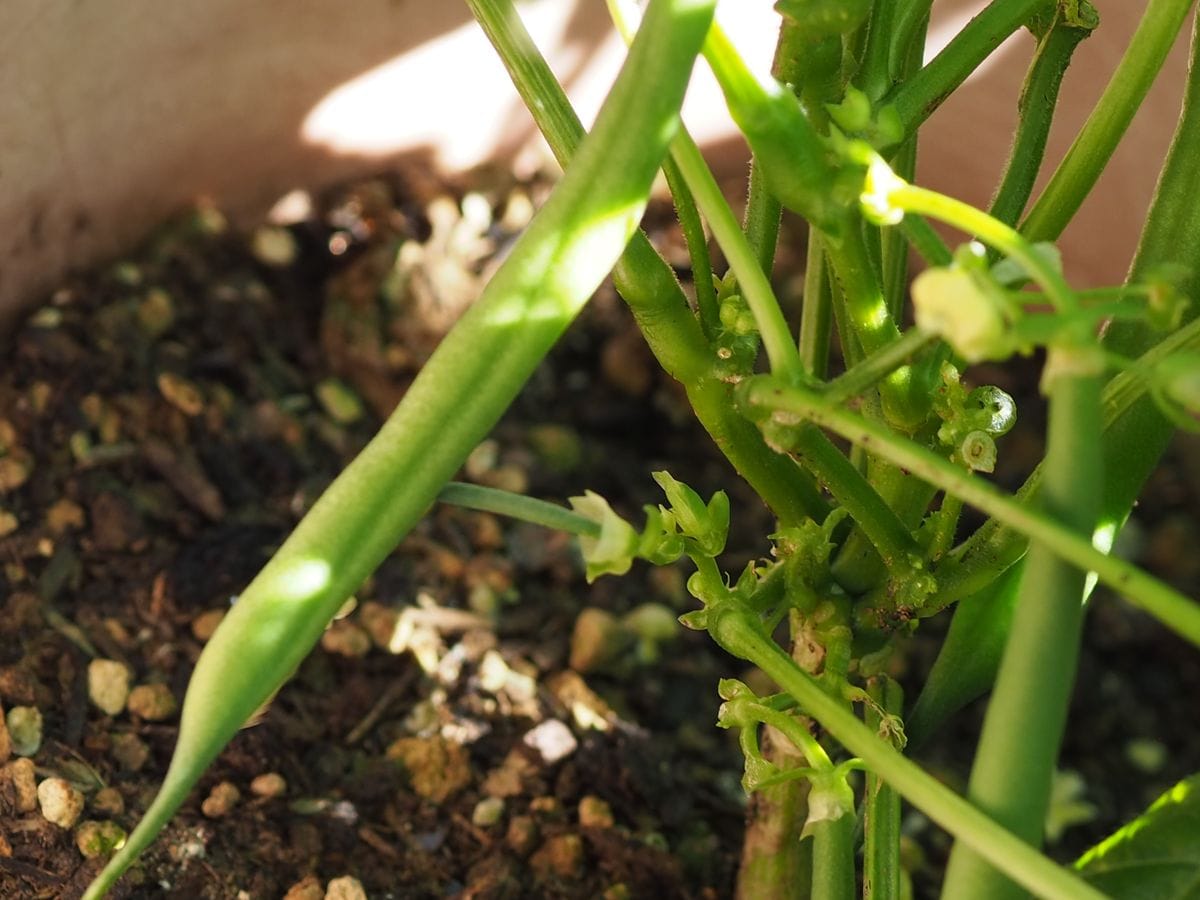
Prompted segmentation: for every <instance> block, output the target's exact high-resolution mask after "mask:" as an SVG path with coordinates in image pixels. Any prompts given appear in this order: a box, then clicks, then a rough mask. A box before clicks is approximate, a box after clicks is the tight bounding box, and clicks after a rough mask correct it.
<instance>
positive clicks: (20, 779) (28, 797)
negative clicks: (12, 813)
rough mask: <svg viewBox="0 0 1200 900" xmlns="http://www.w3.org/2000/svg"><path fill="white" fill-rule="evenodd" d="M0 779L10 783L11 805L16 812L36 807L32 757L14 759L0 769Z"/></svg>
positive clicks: (26, 811) (35, 781) (35, 785)
mask: <svg viewBox="0 0 1200 900" xmlns="http://www.w3.org/2000/svg"><path fill="white" fill-rule="evenodd" d="M0 779H2V780H3V781H6V782H8V785H11V787H12V799H13V806H14V807H15V808H16V811H17V812H22V813H28V812H33V811H34V810H35V809H37V805H38V794H37V777H36V775H35V773H34V767H33V760H32V759H26V758H24V757H22V758H21V759H14V760H13V761H12V762H10V763H9V764H8V765H7V766H5V767H4V768H3V769H0ZM4 793H7V791H5V792H4Z"/></svg>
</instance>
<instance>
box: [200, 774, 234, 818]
mask: <svg viewBox="0 0 1200 900" xmlns="http://www.w3.org/2000/svg"><path fill="white" fill-rule="evenodd" d="M240 799H242V792H241V791H239V790H238V789H237V787H236V786H235V785H234V784H232V783H231V782H228V781H222V782H220V783H219V784H216V785H214V786H213V789H212V790H211V791H209V794H208V796H207V797H205V798H204V802H203V803H201V804H200V812H202V813H204V815H206V816H207V817H208V818H210V819H219V818H221V817H222V816H225V815H227V814H228V813H229V811H230V810H231V809H233V808H234V807H235V806H237V802H238V801H239V800H240Z"/></svg>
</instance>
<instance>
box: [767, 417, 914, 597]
mask: <svg viewBox="0 0 1200 900" xmlns="http://www.w3.org/2000/svg"><path fill="white" fill-rule="evenodd" d="M785 440H787V442H788V443H790V444H791V448H790V449H791V450H792V451H793V452H795V453H796V454H797V455H798V456H799V457H800V461H801V463H803V464H804V465H805V466H806V467H807V468H808V469H809V471H811V472H812V473H813V475H815V476H816V478H817V480H818V481H819V482H821V483H822V484H824V485H825V487H826V488H828V490H829V493H830V494H832V495H833V498H834V500H836V501H837V503H838V505H839V506H840V507H842V508H843V509H845V510H846V512H848V513H849V514H850V517H851V518H852V519H854V521H855V522H856V523H857V525H858V527H859V528H861V529H862V532H863V534H864V535H865V536H866V537H867V539H868V540H869V541H870V542H871V544H872V546H874V548H875V549H876V551H878V553H879V556H880V558H881V559H882V560H883V563H884V565H886V566H887V567H888V569H889V570H890V571H892V572H893V573H896V574H899V573H908V572H909V571H911V568H912V564H913V562H914V561H915V560H916V559H918V558H919V557H920V555H921V548H920V546H919V545H918V544H917V542H916V541H915V540H914V539H913V536H912V535H911V534H909V532H908V529H907V528H905V527H904V523H903V522H901V521H900V519H899V518H897V516H896V514H895V513H894V512H893V511H892V508H891V507H890V506H888V504H887V502H886V501H885V500H884V499H883V498H882V497H880V496H879V493H878V492H877V491H876V490H875V488H874V487H872V485H871V483H870V482H869V481H867V479H866V478H864V477H863V475H862V473H861V472H859V471H858V469H856V468H855V467H854V465H853V464H852V463H851V462H850V461H849V460H848V459H846V457H845V456H844V455H842V452H841V451H840V450H838V449H837V447H835V446H834V445H833V444H832V443H830V441H829V438H827V437H825V435H823V434H822V433H821V431H820V430H819V429H817V428H814V427H812V426H811V425H807V424H805V425H801V426H800V427H799V428H798V429H795V430H794V431H791V432H790V433H788V434H787V437H786V438H785Z"/></svg>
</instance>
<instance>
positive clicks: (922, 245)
mask: <svg viewBox="0 0 1200 900" xmlns="http://www.w3.org/2000/svg"><path fill="white" fill-rule="evenodd" d="M898 228H899V230H900V231H901V232H902V233H903V234H904V236H905V237H906V238H908V242H909V243H910V244H912V247H913V249H914V250H916V251H917V253H919V254H920V255H921V259H923V260H925V262H926V264H928V265H931V266H948V265H950V263H951V262H953V261H954V254H953V253H952V252H951V251H950V248H949V247H947V246H946V242H945V241H943V240H942V236H941V235H940V234H938V233H937V232H936V231H934V230H933V227H932V226H931V225H930V224H929V222H928V220H927V219H926V218H925V217H924V216H917V215H906V216H905V217H904V218H903V219H902V220H901V222H900V225H899V226H898Z"/></svg>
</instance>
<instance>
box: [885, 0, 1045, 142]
mask: <svg viewBox="0 0 1200 900" xmlns="http://www.w3.org/2000/svg"><path fill="white" fill-rule="evenodd" d="M1043 3H1044V0H993V2H991V3H989V4H988V5H987V7H986V8H984V9H983V11H981V12H980V13H979V15H977V16H975V18H973V19H971V21H970V22H968V23H967V24H966V26H965V27H964V28H963V30H962V31H960V32H959V33H958V34H956V35H955V36H954V37H953V38H952V39H951V40H950V43H948V44H947V45H946V46H945V48H943V50H942V52H941V53H939V54H938V55H937V56H935V57H934V58H933V59H932V60H930V62H929V65H927V66H925V68H923V69H921V70H920V71H919V72H917V73H916V74H914V75H913V76H912V77H911V78H908V79H906V80H905V81H904V82H903V83H902V84H900V85H899V86H898V87H897V88H896V89H895V90H894V91H892V92H891V93H890V94H889V95H888V96H887V97H885V98H884V102H885V103H890V104H892V105H893V106H895V108H896V112H897V113H899V115H900V121H901V123H902V124H903V126H904V133H905V134H906V135H911V134H913V133H914V132H915V131H916V129H917V126H919V125H920V124H921V123H922V122H924V121H925V120H926V119H927V118H929V116H930V115H931V114H932V113H933V111H934V110H935V109H937V108H938V107H939V106H941V105H942V101H943V100H945V99H946V98H947V97H948V96H950V94H951V93H952V92H953V91H954V89H955V88H957V87H958V86H959V85H960V84H962V83H963V82H964V81H966V80H967V76H968V75H970V74H971V73H972V72H974V71H975V69H977V68H978V67H979V64H980V63H981V62H983V61H984V60H985V59H987V58H988V57H989V56H990V55H991V54H992V51H993V50H995V49H996V48H997V47H999V46H1000V45H1001V44H1002V43H1004V41H1005V39H1007V38H1008V36H1009V35H1011V34H1012V33H1013V32H1015V31H1016V30H1017V29H1018V28H1020V27H1021V26H1022V25H1024V24H1025V23H1026V22H1027V21H1029V18H1030V16H1032V15H1033V13H1035V12H1036V11H1037V9H1038V7H1039V6H1041V5H1042V4H1043ZM904 24H905V27H906V28H907V27H911V26H910V25H909V19H908V18H907V17H906V18H905V21H904ZM895 46H896V45H895V44H893V47H895ZM893 52H895V51H893Z"/></svg>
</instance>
